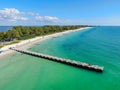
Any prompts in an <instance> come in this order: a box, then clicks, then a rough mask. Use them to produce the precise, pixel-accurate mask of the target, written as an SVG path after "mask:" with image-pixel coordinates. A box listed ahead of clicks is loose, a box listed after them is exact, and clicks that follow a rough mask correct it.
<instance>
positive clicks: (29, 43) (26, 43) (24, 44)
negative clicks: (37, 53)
mask: <svg viewBox="0 0 120 90" xmlns="http://www.w3.org/2000/svg"><path fill="white" fill-rule="evenodd" d="M88 28H90V27H85V28H80V29H75V30H68V31H64V32H59V33H54V34H51V35H46V36H40V37H35V38H32V39H27V40H22V41H20V42H19V43H16V44H11V45H7V46H4V47H3V48H1V49H0V50H2V51H4V52H2V53H0V58H4V57H6V56H9V55H12V54H14V53H15V51H13V50H10V49H9V48H10V47H15V48H18V49H29V48H30V47H32V46H33V45H35V44H37V43H40V42H42V41H44V40H47V39H50V38H54V37H58V36H62V35H64V34H68V33H72V32H76V31H80V30H85V29H88Z"/></svg>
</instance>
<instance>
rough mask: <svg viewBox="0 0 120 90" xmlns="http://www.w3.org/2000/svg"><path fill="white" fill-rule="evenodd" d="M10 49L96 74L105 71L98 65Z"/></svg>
mask: <svg viewBox="0 0 120 90" xmlns="http://www.w3.org/2000/svg"><path fill="white" fill-rule="evenodd" d="M10 49H11V50H14V51H17V52H20V53H24V54H28V55H32V56H36V57H41V58H45V59H48V60H52V61H56V62H60V63H64V64H68V65H72V66H75V67H80V68H83V69H87V70H92V71H96V72H103V70H104V67H102V66H98V65H93V64H87V63H84V62H77V61H74V60H69V59H63V58H58V57H55V56H50V55H46V54H42V53H37V52H32V51H27V50H19V49H16V48H10Z"/></svg>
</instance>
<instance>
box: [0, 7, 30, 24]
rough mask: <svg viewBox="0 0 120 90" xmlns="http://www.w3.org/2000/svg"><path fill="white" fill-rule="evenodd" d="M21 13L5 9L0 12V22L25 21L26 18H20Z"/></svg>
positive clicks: (12, 9) (13, 9)
mask: <svg viewBox="0 0 120 90" xmlns="http://www.w3.org/2000/svg"><path fill="white" fill-rule="evenodd" d="M22 13H23V12H20V11H19V10H17V9H15V8H5V9H3V10H0V20H2V21H10V22H11V21H17V20H20V21H25V20H27V19H28V18H27V17H24V16H22Z"/></svg>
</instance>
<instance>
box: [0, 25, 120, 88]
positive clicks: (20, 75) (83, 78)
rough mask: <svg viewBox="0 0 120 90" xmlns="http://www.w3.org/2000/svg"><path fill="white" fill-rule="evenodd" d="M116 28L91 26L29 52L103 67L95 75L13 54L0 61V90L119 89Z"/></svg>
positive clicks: (119, 32) (119, 50) (119, 39)
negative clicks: (101, 70)
mask: <svg viewBox="0 0 120 90" xmlns="http://www.w3.org/2000/svg"><path fill="white" fill-rule="evenodd" d="M119 46H120V27H95V28H91V29H87V30H83V31H78V32H74V33H70V34H67V35H63V36H60V37H57V38H53V39H49V40H46V41H43V42H42V43H38V44H37V45H35V46H33V47H32V48H30V50H31V51H35V52H41V53H45V54H49V55H53V56H58V57H63V58H68V59H73V60H76V61H83V62H87V63H91V64H97V65H100V66H104V67H105V70H104V72H103V73H96V72H93V71H88V70H84V69H80V68H76V67H72V66H68V65H64V64H60V63H57V62H53V61H49V60H45V59H41V58H38V57H33V56H29V55H25V54H20V53H16V54H15V55H13V56H12V57H7V58H5V59H1V60H0V90H89V89H91V90H120V47H119Z"/></svg>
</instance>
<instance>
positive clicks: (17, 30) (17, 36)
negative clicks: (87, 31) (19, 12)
mask: <svg viewBox="0 0 120 90" xmlns="http://www.w3.org/2000/svg"><path fill="white" fill-rule="evenodd" d="M82 27H86V26H79V25H70V26H57V25H56V26H49V25H46V26H38V27H37V26H14V27H13V28H12V30H8V31H5V32H0V48H1V47H3V46H4V45H8V44H13V43H17V42H19V40H25V39H30V38H34V37H36V36H44V35H48V34H53V33H57V32H63V31H67V30H71V29H78V28H82Z"/></svg>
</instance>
